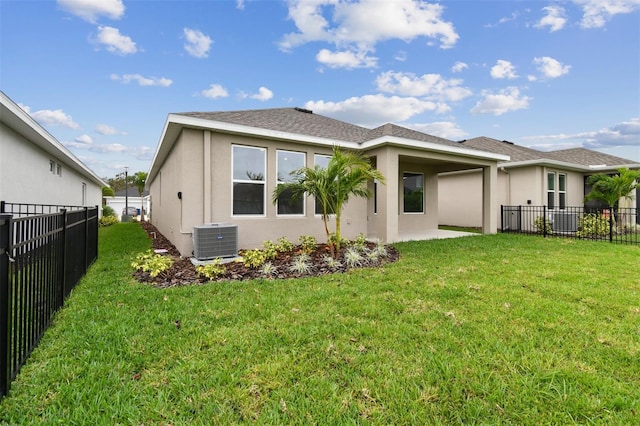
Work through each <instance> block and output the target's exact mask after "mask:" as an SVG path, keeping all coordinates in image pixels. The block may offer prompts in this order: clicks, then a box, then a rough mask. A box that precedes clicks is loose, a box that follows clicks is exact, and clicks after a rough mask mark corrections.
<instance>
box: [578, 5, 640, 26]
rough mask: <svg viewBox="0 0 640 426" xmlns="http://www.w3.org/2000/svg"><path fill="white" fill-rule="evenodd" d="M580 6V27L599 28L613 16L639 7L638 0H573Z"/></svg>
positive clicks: (633, 10) (630, 11)
mask: <svg viewBox="0 0 640 426" xmlns="http://www.w3.org/2000/svg"><path fill="white" fill-rule="evenodd" d="M573 3H575V4H577V5H578V6H580V7H581V8H582V12H583V15H582V21H581V22H580V26H581V27H582V28H600V27H604V25H605V24H606V23H607V21H609V20H610V19H611V18H612V17H613V16H615V15H619V14H626V13H632V12H635V11H636V10H638V9H640V0H573Z"/></svg>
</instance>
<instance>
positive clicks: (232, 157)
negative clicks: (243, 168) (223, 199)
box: [231, 144, 267, 218]
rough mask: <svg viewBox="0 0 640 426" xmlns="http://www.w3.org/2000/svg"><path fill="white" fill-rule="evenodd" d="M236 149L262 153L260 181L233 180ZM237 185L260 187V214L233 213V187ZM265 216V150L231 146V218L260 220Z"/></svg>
mask: <svg viewBox="0 0 640 426" xmlns="http://www.w3.org/2000/svg"><path fill="white" fill-rule="evenodd" d="M236 148H239V149H254V150H258V151H261V152H262V168H263V171H264V175H263V176H262V180H251V179H236V178H235V158H236ZM236 183H238V184H253V185H262V213H235V212H234V210H235V189H236V188H235V185H236ZM266 216H267V148H264V147H258V146H250V145H239V144H233V145H231V217H250V218H260V217H266Z"/></svg>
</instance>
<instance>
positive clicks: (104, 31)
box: [95, 25, 138, 55]
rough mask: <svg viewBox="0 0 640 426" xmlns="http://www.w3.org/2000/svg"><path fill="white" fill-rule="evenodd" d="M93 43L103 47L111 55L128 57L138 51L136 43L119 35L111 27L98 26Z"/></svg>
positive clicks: (115, 29) (117, 30) (118, 31)
mask: <svg viewBox="0 0 640 426" xmlns="http://www.w3.org/2000/svg"><path fill="white" fill-rule="evenodd" d="M95 41H96V42H97V43H99V44H103V45H105V46H106V49H107V50H108V51H109V52H111V53H118V54H120V55H130V54H132V53H136V52H137V51H138V48H137V47H136V43H135V42H134V41H133V40H131V38H130V37H128V36H125V35H122V34H120V30H119V29H117V28H113V27H107V26H102V25H100V26H99V27H98V36H97V38H96V39H95Z"/></svg>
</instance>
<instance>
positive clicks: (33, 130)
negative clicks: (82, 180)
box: [0, 91, 109, 187]
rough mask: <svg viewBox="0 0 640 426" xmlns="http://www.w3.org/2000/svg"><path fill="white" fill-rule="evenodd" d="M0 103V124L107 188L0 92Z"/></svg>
mask: <svg viewBox="0 0 640 426" xmlns="http://www.w3.org/2000/svg"><path fill="white" fill-rule="evenodd" d="M0 103H1V104H2V108H1V110H0V112H1V114H0V116H1V117H2V122H3V123H5V124H6V125H7V126H8V127H10V128H12V129H13V130H14V131H16V132H17V133H19V134H21V135H22V136H23V137H24V138H25V139H27V140H29V141H30V142H31V143H33V144H35V145H36V146H38V147H39V148H41V149H42V150H44V151H45V152H47V153H49V154H51V155H53V156H55V157H56V158H57V159H60V161H63V160H67V161H66V162H65V163H66V165H67V166H69V167H71V168H72V169H74V170H75V171H77V172H79V173H80V174H81V175H84V176H86V177H88V178H90V179H91V180H93V181H94V182H95V183H97V184H98V185H100V186H101V187H102V186H109V185H108V184H107V183H106V182H105V181H103V180H102V179H101V178H100V177H99V176H98V175H97V174H95V173H94V172H93V170H91V169H89V168H88V167H87V166H86V165H85V164H84V163H83V162H82V161H80V160H79V159H78V157H76V156H75V155H74V154H73V153H72V152H71V151H69V150H68V149H67V148H66V147H65V146H64V145H62V144H61V143H60V142H59V141H58V140H57V139H56V138H55V137H53V135H51V133H49V132H47V131H46V130H45V129H44V127H42V126H41V125H40V124H38V122H36V121H35V120H34V119H33V117H31V115H29V114H28V113H27V112H26V111H25V110H23V109H22V108H20V107H19V106H18V105H17V104H16V103H14V102H13V101H12V100H11V99H10V98H9V97H8V96H7V95H6V94H5V93H4V92H2V91H0Z"/></svg>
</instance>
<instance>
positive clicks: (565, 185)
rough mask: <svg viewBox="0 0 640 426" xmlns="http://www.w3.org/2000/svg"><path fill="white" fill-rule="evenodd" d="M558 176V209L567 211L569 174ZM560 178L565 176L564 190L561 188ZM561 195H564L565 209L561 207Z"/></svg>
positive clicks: (559, 174)
mask: <svg viewBox="0 0 640 426" xmlns="http://www.w3.org/2000/svg"><path fill="white" fill-rule="evenodd" d="M557 175H558V209H559V210H566V208H567V183H568V182H567V174H566V173H557ZM560 176H564V190H562V189H561V188H560ZM560 194H564V207H562V206H561V205H560Z"/></svg>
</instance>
